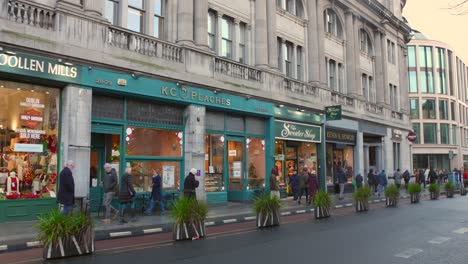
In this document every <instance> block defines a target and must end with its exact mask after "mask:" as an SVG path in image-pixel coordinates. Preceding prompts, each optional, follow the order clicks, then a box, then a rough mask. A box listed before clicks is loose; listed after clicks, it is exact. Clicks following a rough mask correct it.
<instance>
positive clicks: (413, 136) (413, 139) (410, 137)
mask: <svg viewBox="0 0 468 264" xmlns="http://www.w3.org/2000/svg"><path fill="white" fill-rule="evenodd" d="M417 137H418V136H417V135H416V133H414V132H412V131H411V132H409V133H408V136H407V137H406V138H407V139H408V141H409V142H412V143H414V142H416V139H417Z"/></svg>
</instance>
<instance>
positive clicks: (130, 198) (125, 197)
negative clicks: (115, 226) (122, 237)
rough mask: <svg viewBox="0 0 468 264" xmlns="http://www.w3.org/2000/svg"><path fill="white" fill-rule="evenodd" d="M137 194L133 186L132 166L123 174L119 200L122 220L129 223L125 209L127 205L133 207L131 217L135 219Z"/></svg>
mask: <svg viewBox="0 0 468 264" xmlns="http://www.w3.org/2000/svg"><path fill="white" fill-rule="evenodd" d="M135 195H136V191H135V189H134V188H133V183H132V168H126V169H125V173H124V175H123V176H122V183H121V184H120V192H119V202H120V222H121V223H127V221H126V220H125V217H124V215H125V210H126V209H127V207H130V208H129V209H131V217H132V220H135V219H134V217H135V203H134V197H135Z"/></svg>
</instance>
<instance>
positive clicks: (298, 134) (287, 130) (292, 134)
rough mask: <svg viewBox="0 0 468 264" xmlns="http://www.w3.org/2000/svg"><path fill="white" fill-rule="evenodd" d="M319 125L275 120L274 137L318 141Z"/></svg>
mask: <svg viewBox="0 0 468 264" xmlns="http://www.w3.org/2000/svg"><path fill="white" fill-rule="evenodd" d="M320 133H321V127H319V126H313V125H306V124H300V123H294V122H287V121H279V120H276V121H275V138H279V139H286V140H296V141H308V142H320V139H321V134H320Z"/></svg>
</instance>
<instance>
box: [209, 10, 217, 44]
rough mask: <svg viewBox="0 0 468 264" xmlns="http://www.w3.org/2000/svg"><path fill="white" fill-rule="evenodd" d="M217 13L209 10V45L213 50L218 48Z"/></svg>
mask: <svg viewBox="0 0 468 264" xmlns="http://www.w3.org/2000/svg"><path fill="white" fill-rule="evenodd" d="M215 44H216V14H215V13H214V12H213V11H211V10H210V11H208V47H209V48H210V49H211V50H215V49H216V45H215Z"/></svg>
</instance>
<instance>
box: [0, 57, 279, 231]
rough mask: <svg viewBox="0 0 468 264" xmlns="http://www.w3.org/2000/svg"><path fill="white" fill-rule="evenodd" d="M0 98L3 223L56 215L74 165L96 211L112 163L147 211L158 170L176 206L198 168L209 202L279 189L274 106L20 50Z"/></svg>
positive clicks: (1, 70)
mask: <svg viewBox="0 0 468 264" xmlns="http://www.w3.org/2000/svg"><path fill="white" fill-rule="evenodd" d="M0 91H1V93H0V102H2V104H1V106H0V131H1V133H0V141H1V151H2V153H1V155H2V160H1V164H0V165H1V166H0V222H11V221H25V220H34V219H36V217H37V216H38V215H39V214H41V213H44V212H47V211H49V210H51V209H52V208H54V207H56V206H57V204H56V200H55V195H56V189H57V184H58V176H57V175H58V173H59V172H60V170H61V168H62V167H63V164H64V161H66V160H68V159H73V160H75V163H76V166H75V169H74V177H75V184H76V191H75V195H76V196H77V197H88V196H89V197H90V199H91V203H92V204H93V205H95V206H96V207H98V206H99V204H101V194H102V189H101V188H102V187H101V186H100V185H101V184H100V183H101V181H102V177H103V173H104V171H103V165H104V163H106V162H108V163H111V164H112V166H113V167H114V168H115V169H116V170H117V171H118V172H119V175H120V176H121V175H122V172H123V170H124V169H125V167H127V166H130V167H132V174H133V176H134V177H133V181H134V185H135V187H136V190H137V191H138V192H139V194H138V197H139V198H140V199H141V203H144V202H145V201H144V200H145V199H148V198H149V195H148V194H149V191H150V190H151V176H152V170H156V171H158V172H159V173H160V174H161V175H162V177H163V192H164V196H165V198H166V199H169V200H172V199H174V198H176V197H177V195H178V193H180V192H181V191H182V190H183V183H184V178H185V175H187V172H188V171H189V170H190V169H191V168H196V169H197V171H198V172H197V175H196V177H197V179H198V180H199V181H200V187H199V188H198V190H197V197H198V198H199V199H201V200H206V201H207V202H209V203H225V202H227V201H245V200H251V199H252V197H253V196H254V195H256V194H258V193H260V192H261V191H262V190H266V191H268V189H269V186H268V184H265V176H266V175H268V173H267V171H269V170H271V168H272V167H273V163H274V159H273V155H274V144H272V142H274V137H275V136H274V124H275V123H274V122H275V121H274V116H273V109H274V105H273V104H272V103H269V102H262V101H259V100H255V99H252V98H247V97H245V96H240V95H236V94H231V93H224V92H218V91H217V90H216V91H214V90H209V89H203V88H201V87H195V86H191V85H179V83H178V82H175V81H174V82H169V81H162V80H158V79H153V78H148V77H143V76H135V75H133V74H131V73H128V72H127V73H124V72H116V71H111V70H107V69H101V68H97V67H95V66H88V65H86V66H84V65H77V64H73V63H71V62H65V61H64V60H61V59H59V58H56V59H54V58H45V57H40V56H36V55H33V54H26V53H20V52H13V51H12V52H7V51H2V52H1V53H0ZM269 142H271V144H268V143H269ZM11 177H15V178H12V179H9V178H11ZM15 193H16V194H15Z"/></svg>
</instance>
